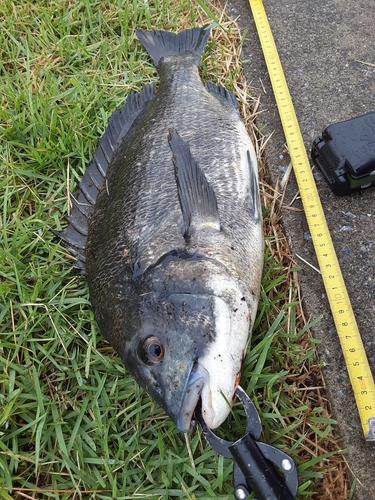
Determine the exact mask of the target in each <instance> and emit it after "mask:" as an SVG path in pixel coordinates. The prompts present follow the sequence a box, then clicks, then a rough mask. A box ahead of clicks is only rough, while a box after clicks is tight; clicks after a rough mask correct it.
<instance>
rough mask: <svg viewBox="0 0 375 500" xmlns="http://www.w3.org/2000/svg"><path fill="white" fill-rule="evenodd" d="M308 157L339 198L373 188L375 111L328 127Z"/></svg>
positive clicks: (374, 171)
mask: <svg viewBox="0 0 375 500" xmlns="http://www.w3.org/2000/svg"><path fill="white" fill-rule="evenodd" d="M311 157H312V160H313V162H314V163H315V164H316V165H317V166H318V167H319V168H320V170H321V171H322V172H323V174H324V176H325V178H326V180H327V182H328V184H329V186H330V188H331V189H332V191H333V192H334V193H335V194H337V195H339V196H343V195H346V194H351V193H353V192H354V191H359V190H361V189H363V188H366V187H369V186H371V185H375V111H372V112H371V113H366V114H365V115H362V116H358V117H357V118H353V119H351V120H347V121H344V122H339V123H334V124H333V125H329V126H328V127H327V128H325V129H324V130H323V133H322V137H317V138H316V139H315V140H314V142H313V145H312V150H311Z"/></svg>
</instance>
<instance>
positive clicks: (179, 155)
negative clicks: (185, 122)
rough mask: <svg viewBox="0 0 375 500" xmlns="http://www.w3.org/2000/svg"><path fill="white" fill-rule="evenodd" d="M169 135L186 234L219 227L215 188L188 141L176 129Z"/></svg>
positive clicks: (185, 235)
mask: <svg viewBox="0 0 375 500" xmlns="http://www.w3.org/2000/svg"><path fill="white" fill-rule="evenodd" d="M168 139H169V145H170V147H171V150H172V153H173V165H174V170H175V179H176V184H177V190H178V198H179V201H180V205H181V211H182V215H183V221H184V228H183V233H184V237H189V236H190V235H191V233H192V232H193V231H194V230H197V229H199V228H200V227H201V228H204V227H211V228H213V229H216V230H218V231H220V219H219V211H218V207H217V200H216V196H215V192H214V190H213V188H212V186H211V185H210V183H209V182H208V180H207V178H206V176H205V175H204V172H203V171H202V169H201V168H200V167H199V165H198V164H197V162H196V161H195V160H194V158H193V155H192V154H191V151H190V147H189V145H188V143H187V142H186V141H184V140H183V139H182V138H181V137H180V136H179V135H178V133H177V132H176V130H174V129H171V130H170V132H169V138H168Z"/></svg>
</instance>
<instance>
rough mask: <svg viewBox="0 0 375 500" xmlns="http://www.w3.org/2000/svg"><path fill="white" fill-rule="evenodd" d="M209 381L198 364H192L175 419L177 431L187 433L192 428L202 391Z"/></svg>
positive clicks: (205, 372)
mask: <svg viewBox="0 0 375 500" xmlns="http://www.w3.org/2000/svg"><path fill="white" fill-rule="evenodd" d="M208 380H209V373H208V371H207V370H206V368H204V367H203V366H202V365H200V364H199V363H197V362H196V363H194V366H193V368H192V369H191V372H190V376H189V380H188V381H187V384H186V387H185V391H184V392H185V395H184V397H183V400H182V404H181V409H180V412H179V414H178V417H177V421H176V425H177V428H178V430H179V431H181V432H189V431H190V430H191V428H192V425H191V421H192V418H193V413H194V411H195V408H196V407H197V404H198V401H199V398H200V395H201V392H202V389H203V387H204V385H205V384H206V383H207V382H208Z"/></svg>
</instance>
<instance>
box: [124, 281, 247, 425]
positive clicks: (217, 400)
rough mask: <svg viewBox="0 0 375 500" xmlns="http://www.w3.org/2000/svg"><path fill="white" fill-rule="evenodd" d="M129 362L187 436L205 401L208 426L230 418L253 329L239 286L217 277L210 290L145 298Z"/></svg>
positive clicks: (127, 356)
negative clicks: (251, 328)
mask: <svg viewBox="0 0 375 500" xmlns="http://www.w3.org/2000/svg"><path fill="white" fill-rule="evenodd" d="M138 317H139V325H138V328H137V331H136V334H134V333H135V332H133V335H132V338H131V339H130V341H129V342H128V343H127V346H126V352H125V354H124V362H125V365H126V366H127V368H128V370H129V371H130V372H131V373H132V375H133V376H134V378H135V379H136V380H137V381H138V383H139V384H140V385H141V386H142V387H143V388H144V389H145V390H146V391H147V392H148V393H149V394H150V395H151V396H152V397H153V398H154V399H155V400H156V401H157V402H158V403H159V404H160V405H161V406H162V407H163V408H164V409H165V411H166V412H167V413H168V414H169V416H170V417H171V418H172V420H173V421H174V422H175V424H176V426H177V428H178V429H179V430H180V431H182V432H187V431H189V430H190V429H191V421H192V418H193V414H194V410H195V408H196V406H197V404H198V401H199V399H201V406H202V409H201V411H202V416H203V418H204V420H205V422H206V425H207V426H208V427H209V428H211V429H215V428H217V427H219V426H220V425H221V424H222V422H223V421H224V420H225V419H226V418H227V416H228V414H229V412H230V408H231V403H232V401H233V398H234V393H235V390H236V388H237V385H238V383H239V379H240V372H241V367H242V362H243V357H244V354H245V351H246V346H247V342H248V339H249V330H250V321H251V319H250V314H249V307H248V304H247V302H246V300H245V299H244V297H243V294H242V293H241V292H240V290H239V289H238V286H237V285H236V284H235V283H232V282H230V280H228V279H224V278H223V279H221V280H220V278H219V277H218V276H216V277H215V279H214V281H213V282H211V284H210V286H209V287H204V290H202V289H200V290H189V291H186V290H182V291H176V290H173V291H172V293H170V294H164V296H163V297H160V296H158V294H156V293H147V294H145V295H144V297H143V299H142V302H141V304H140V309H139V316H138Z"/></svg>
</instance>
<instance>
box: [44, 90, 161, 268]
mask: <svg viewBox="0 0 375 500" xmlns="http://www.w3.org/2000/svg"><path fill="white" fill-rule="evenodd" d="M154 95H155V87H154V85H145V86H144V87H143V88H142V90H141V91H140V92H134V93H132V94H130V95H129V97H128V98H127V100H126V103H125V104H124V105H123V106H122V107H121V108H120V109H119V110H116V111H115V112H114V113H113V114H112V115H111V117H110V119H109V121H108V126H107V128H106V130H105V132H104V134H103V136H102V137H101V138H100V140H99V146H98V149H97V151H96V153H95V155H94V158H93V160H92V162H91V163H90V164H89V165H88V167H87V168H86V171H85V173H84V175H83V178H82V180H81V182H80V183H79V188H78V190H77V191H76V192H75V193H74V195H72V196H71V203H72V211H71V215H70V216H69V217H67V219H68V222H69V225H68V226H67V227H66V229H65V230H64V231H54V232H55V234H57V235H58V236H59V237H60V238H61V239H62V240H64V241H65V242H66V243H67V244H68V250H69V252H70V253H71V254H72V255H74V256H75V257H77V263H76V267H77V268H79V269H80V271H81V273H82V274H84V273H85V248H86V241H87V233H88V227H89V219H90V217H91V215H92V214H93V211H94V206H95V202H96V199H97V197H98V194H99V192H100V191H101V190H102V189H103V187H104V185H105V176H106V173H107V169H108V165H109V164H110V163H111V161H112V159H113V156H114V154H115V153H116V151H117V149H118V147H119V146H120V144H121V141H122V140H123V139H124V137H125V136H126V134H127V133H128V132H129V129H130V127H131V126H132V124H133V123H134V120H135V119H136V118H137V116H138V115H139V113H140V112H141V111H142V109H143V108H144V106H145V104H146V103H147V102H149V101H150V100H152V99H153V97H154Z"/></svg>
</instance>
